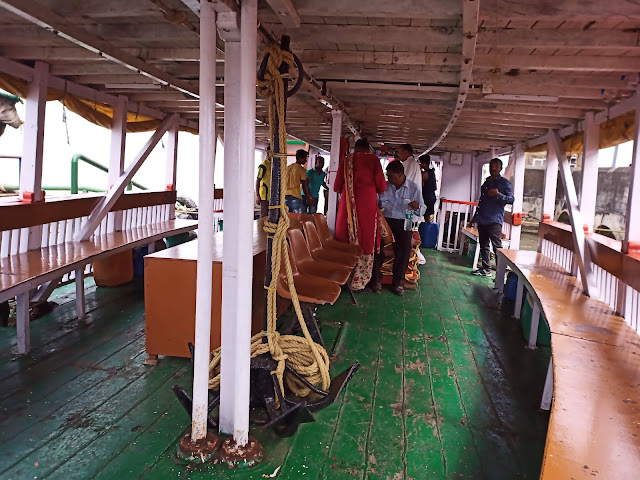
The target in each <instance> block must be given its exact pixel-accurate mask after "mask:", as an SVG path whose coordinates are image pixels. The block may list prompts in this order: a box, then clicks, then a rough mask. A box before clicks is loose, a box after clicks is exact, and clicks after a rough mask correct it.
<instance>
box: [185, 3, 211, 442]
mask: <svg viewBox="0 0 640 480" xmlns="http://www.w3.org/2000/svg"><path fill="white" fill-rule="evenodd" d="M199 124H200V135H199V141H200V155H199V185H198V188H199V193H198V203H199V207H200V208H199V211H198V263H197V265H198V266H197V283H196V332H195V355H194V366H193V411H192V414H191V422H192V423H191V439H192V440H193V441H197V440H200V439H202V438H204V437H205V436H206V435H207V413H208V412H207V410H208V404H209V353H210V339H209V336H210V334H211V288H212V276H213V275H212V264H213V174H214V170H215V158H216V12H215V10H214V9H213V5H212V4H211V3H210V2H206V1H205V2H201V3H200V117H199Z"/></svg>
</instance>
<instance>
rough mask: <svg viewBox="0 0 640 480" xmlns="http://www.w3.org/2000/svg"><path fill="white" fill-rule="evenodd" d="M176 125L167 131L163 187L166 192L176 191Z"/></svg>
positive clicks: (177, 127)
mask: <svg viewBox="0 0 640 480" xmlns="http://www.w3.org/2000/svg"><path fill="white" fill-rule="evenodd" d="M179 127H180V126H179V125H178V124H177V123H176V124H175V125H174V126H172V127H171V128H170V129H169V132H168V134H167V136H168V137H169V138H168V139H167V158H166V163H165V169H164V172H165V177H164V178H165V185H166V188H167V190H169V191H171V190H175V189H176V173H177V168H178V129H179Z"/></svg>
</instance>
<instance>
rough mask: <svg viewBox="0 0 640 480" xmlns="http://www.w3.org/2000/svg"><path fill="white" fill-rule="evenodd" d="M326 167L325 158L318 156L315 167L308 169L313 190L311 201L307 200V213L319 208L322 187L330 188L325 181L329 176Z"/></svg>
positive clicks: (310, 187) (308, 176)
mask: <svg viewBox="0 0 640 480" xmlns="http://www.w3.org/2000/svg"><path fill="white" fill-rule="evenodd" d="M323 168H324V158H323V157H321V156H320V155H318V156H317V157H316V166H315V168H310V169H309V170H307V180H309V191H310V192H311V202H310V203H309V202H307V213H316V211H317V210H318V199H319V198H320V187H323V188H325V189H326V188H328V187H327V184H326V183H325V178H326V177H327V174H326V172H325V171H324V170H323Z"/></svg>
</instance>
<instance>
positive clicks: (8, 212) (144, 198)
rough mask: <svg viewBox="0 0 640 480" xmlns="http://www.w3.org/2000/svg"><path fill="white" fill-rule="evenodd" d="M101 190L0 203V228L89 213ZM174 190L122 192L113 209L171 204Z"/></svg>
mask: <svg viewBox="0 0 640 480" xmlns="http://www.w3.org/2000/svg"><path fill="white" fill-rule="evenodd" d="M102 198H104V194H102V195H100V194H86V195H68V196H63V197H52V198H46V199H45V201H44V202H38V203H22V202H20V201H19V200H18V199H16V200H15V201H14V202H12V203H8V204H0V232H2V231H5V230H14V229H18V228H25V227H33V226H36V225H44V224H46V223H51V222H57V221H61V220H68V219H72V218H80V217H84V216H87V215H90V214H91V212H92V211H93V209H94V208H95V206H96V205H97V204H98V202H99V201H100V200H101V199H102ZM175 201H176V192H175V190H172V191H160V192H138V193H129V194H126V195H121V196H120V198H119V199H118V201H117V202H116V203H115V205H114V206H113V207H112V208H111V211H112V212H116V211H121V210H129V209H132V208H139V207H149V206H154V205H167V204H168V205H174V204H175Z"/></svg>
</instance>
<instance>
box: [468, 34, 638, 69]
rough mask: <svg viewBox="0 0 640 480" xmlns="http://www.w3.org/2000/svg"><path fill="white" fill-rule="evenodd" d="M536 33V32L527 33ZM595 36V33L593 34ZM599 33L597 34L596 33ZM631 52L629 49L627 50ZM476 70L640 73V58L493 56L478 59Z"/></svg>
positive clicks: (480, 56) (609, 56)
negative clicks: (515, 69) (478, 68)
mask: <svg viewBox="0 0 640 480" xmlns="http://www.w3.org/2000/svg"><path fill="white" fill-rule="evenodd" d="M527 31H529V32H535V31H536V30H527ZM554 31H555V30H554ZM589 31H590V32H591V30H589ZM594 31H596V30H594ZM630 49H631V48H627V47H625V48H624V50H630ZM477 57H478V58H477V62H476V66H478V67H484V68H492V69H495V68H498V69H500V70H501V71H503V72H504V71H506V70H510V69H514V68H517V69H523V70H541V71H544V70H556V71H571V72H625V73H626V72H634V71H640V57H622V56H617V57H616V56H613V55H606V56H594V55H591V56H586V55H572V56H565V55H493V54H484V55H478V56H477Z"/></svg>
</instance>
